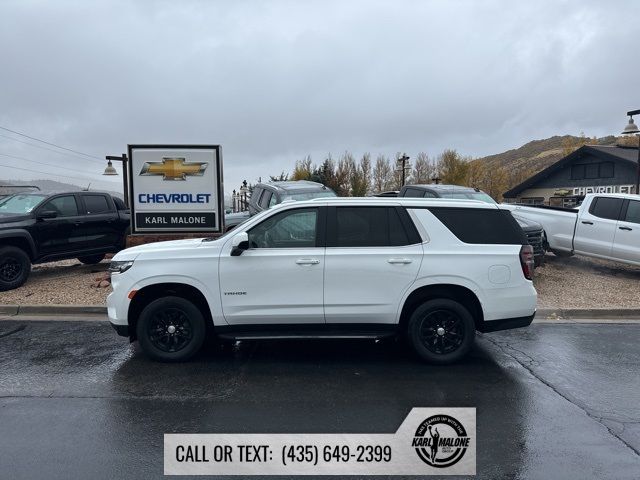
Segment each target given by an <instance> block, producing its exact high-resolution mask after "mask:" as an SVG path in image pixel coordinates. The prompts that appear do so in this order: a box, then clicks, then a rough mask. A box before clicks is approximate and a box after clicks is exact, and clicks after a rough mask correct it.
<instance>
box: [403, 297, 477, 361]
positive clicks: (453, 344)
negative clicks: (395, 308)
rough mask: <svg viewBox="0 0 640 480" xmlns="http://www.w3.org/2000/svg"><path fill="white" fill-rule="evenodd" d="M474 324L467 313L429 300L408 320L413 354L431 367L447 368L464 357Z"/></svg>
mask: <svg viewBox="0 0 640 480" xmlns="http://www.w3.org/2000/svg"><path fill="white" fill-rule="evenodd" d="M475 332H476V330H475V324H474V322H473V317H472V316H471V314H470V313H469V311H468V310H467V309H466V308H465V307H464V306H463V305H462V304H460V303H458V302H456V301H454V300H449V299H446V298H443V299H436V300H429V301H427V302H424V303H423V304H422V305H420V306H419V307H418V308H416V310H415V311H414V312H413V314H412V315H411V318H409V323H408V325H407V334H408V340H409V342H410V344H411V346H412V347H413V350H414V351H415V352H416V354H417V355H418V356H419V357H420V358H421V359H423V360H426V361H428V362H430V363H435V364H440V365H444V364H448V363H453V362H456V361H458V360H460V359H461V358H462V357H464V356H465V355H466V354H467V352H469V349H470V348H471V345H472V344H473V340H474V338H475Z"/></svg>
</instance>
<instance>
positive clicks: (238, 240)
mask: <svg viewBox="0 0 640 480" xmlns="http://www.w3.org/2000/svg"><path fill="white" fill-rule="evenodd" d="M248 249H249V234H248V233H247V232H240V233H238V234H237V235H236V236H235V237H233V240H231V256H232V257H238V256H240V255H242V252H244V251H245V250H248Z"/></svg>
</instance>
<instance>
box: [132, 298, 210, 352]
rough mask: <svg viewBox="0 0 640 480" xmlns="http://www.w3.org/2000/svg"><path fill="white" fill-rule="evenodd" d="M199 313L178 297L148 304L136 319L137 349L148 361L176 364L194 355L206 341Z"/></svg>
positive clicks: (194, 306) (185, 300)
mask: <svg viewBox="0 0 640 480" xmlns="http://www.w3.org/2000/svg"><path fill="white" fill-rule="evenodd" d="M206 331H207V327H206V322H205V317H204V315H203V313H202V312H201V311H200V309H199V308H198V307H197V306H196V305H194V304H193V303H191V302H190V301H189V300H187V299H185V298H182V297H174V296H168V297H162V298H158V299H156V300H153V301H152V302H150V303H149V304H148V305H147V306H146V307H144V309H143V310H142V312H141V313H140V317H139V318H138V322H137V325H136V333H137V337H138V341H139V342H140V347H142V350H143V351H144V352H145V353H146V354H147V355H148V356H149V357H150V358H152V359H154V360H159V361H162V362H180V361H184V360H187V359H189V358H191V357H192V356H193V355H195V354H196V353H197V352H198V351H199V350H200V348H201V347H202V344H203V343H204V340H205V337H206V333H207V332H206Z"/></svg>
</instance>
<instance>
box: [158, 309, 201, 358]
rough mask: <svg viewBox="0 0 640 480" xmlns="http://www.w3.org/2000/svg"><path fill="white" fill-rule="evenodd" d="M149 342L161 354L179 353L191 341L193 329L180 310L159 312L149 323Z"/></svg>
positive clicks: (185, 315) (187, 318)
mask: <svg viewBox="0 0 640 480" xmlns="http://www.w3.org/2000/svg"><path fill="white" fill-rule="evenodd" d="M147 329H148V331H147V334H148V335H149V340H150V341H151V343H152V344H153V345H154V347H156V348H157V349H159V350H162V351H163V352H179V351H180V350H182V349H183V348H184V347H186V346H187V345H188V344H189V342H191V340H193V328H192V327H191V322H190V321H189V317H187V314H186V313H185V312H184V311H183V310H182V309H180V308H166V309H164V310H159V311H157V312H156V313H155V315H153V317H152V318H151V320H150V321H149V324H148V327H147Z"/></svg>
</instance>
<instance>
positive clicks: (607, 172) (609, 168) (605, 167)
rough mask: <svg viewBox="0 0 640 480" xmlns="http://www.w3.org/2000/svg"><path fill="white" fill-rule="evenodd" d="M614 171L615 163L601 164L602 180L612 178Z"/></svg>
mask: <svg viewBox="0 0 640 480" xmlns="http://www.w3.org/2000/svg"><path fill="white" fill-rule="evenodd" d="M614 171H615V170H614V163H613V162H602V163H601V164H600V178H612V177H613V176H614Z"/></svg>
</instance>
